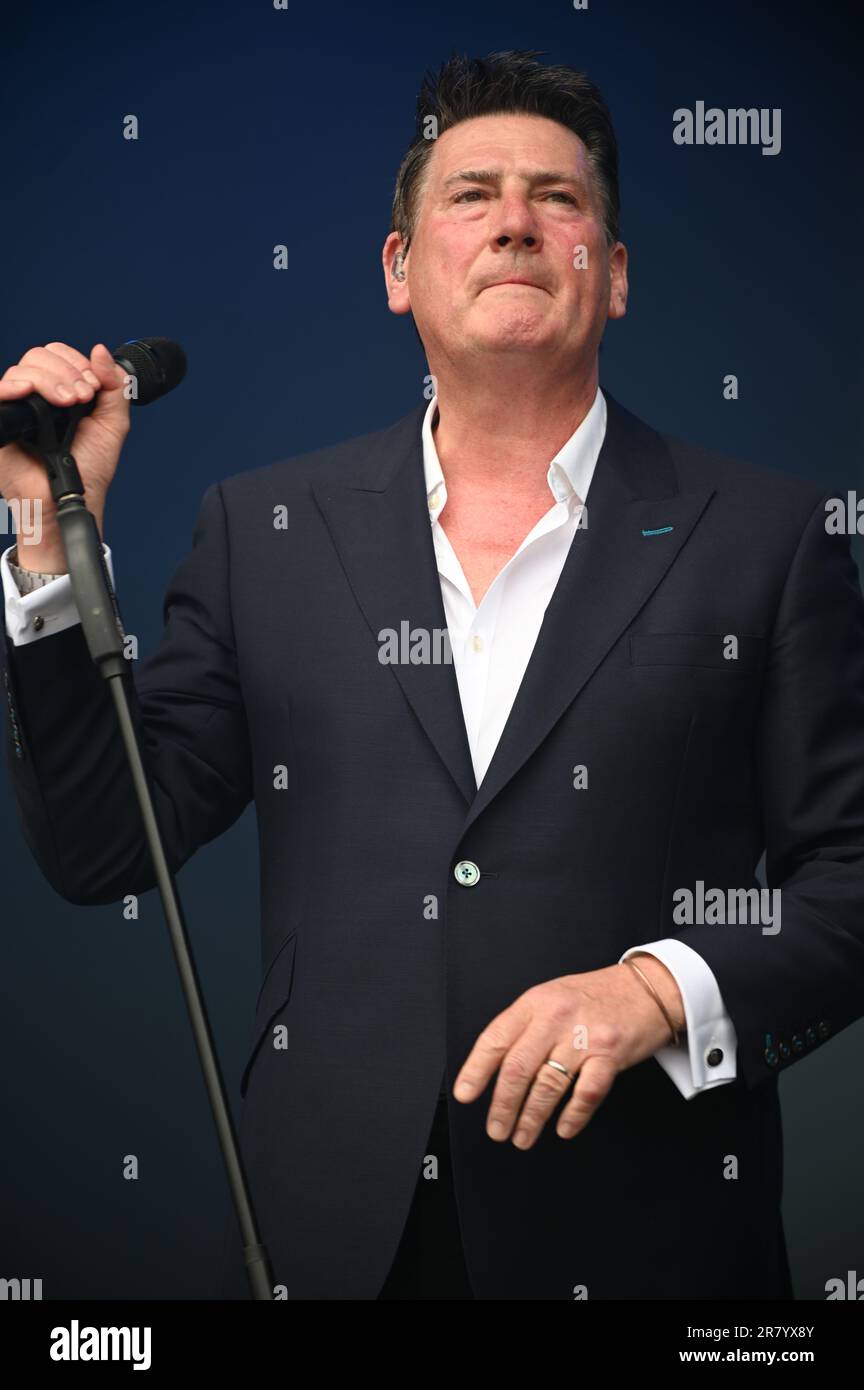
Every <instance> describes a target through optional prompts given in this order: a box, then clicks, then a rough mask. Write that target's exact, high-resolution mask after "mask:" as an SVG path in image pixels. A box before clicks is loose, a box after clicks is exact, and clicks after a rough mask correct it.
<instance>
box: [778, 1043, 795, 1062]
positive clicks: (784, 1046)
mask: <svg viewBox="0 0 864 1390" xmlns="http://www.w3.org/2000/svg"><path fill="white" fill-rule="evenodd" d="M777 1051H778V1052H779V1053H780V1056H781V1057H782V1058H783V1061H784V1062H786V1061H788V1060H789V1058H790V1057H791V1056H792V1049H791V1048H790V1046H789V1044H788V1042H786V1041H785V1040H784V1041H783V1042H781V1043H778V1044H777Z"/></svg>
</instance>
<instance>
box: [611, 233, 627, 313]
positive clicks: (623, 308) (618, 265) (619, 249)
mask: <svg viewBox="0 0 864 1390" xmlns="http://www.w3.org/2000/svg"><path fill="white" fill-rule="evenodd" d="M627 294H628V285H627V247H626V246H625V245H624V243H623V242H622V241H616V243H615V245H614V246H613V247H612V250H611V251H610V252H609V318H610V319H623V317H624V315H625V314H626V312H627Z"/></svg>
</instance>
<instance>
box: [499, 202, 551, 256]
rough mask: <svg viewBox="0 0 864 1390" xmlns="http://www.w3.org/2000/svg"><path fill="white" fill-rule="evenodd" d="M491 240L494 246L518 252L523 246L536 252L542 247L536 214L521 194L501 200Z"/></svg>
mask: <svg viewBox="0 0 864 1390" xmlns="http://www.w3.org/2000/svg"><path fill="white" fill-rule="evenodd" d="M492 240H493V242H494V243H495V245H496V246H502V247H503V246H513V247H515V248H518V249H520V250H521V248H522V247H523V246H524V247H528V248H529V249H531V250H538V249H539V247H540V246H542V244H543V237H542V233H541V230H540V225H539V222H538V220H537V216H536V213H535V211H534V209H533V208H532V206H531V204H530V202H528V200H527V199H526V198H524V197H523V196H522V195H521V194H513V195H512V196H511V197H509V198H502V200H501V202H500V204H499V205H498V217H497V219H496V221H495V227H494V231H493V234H492Z"/></svg>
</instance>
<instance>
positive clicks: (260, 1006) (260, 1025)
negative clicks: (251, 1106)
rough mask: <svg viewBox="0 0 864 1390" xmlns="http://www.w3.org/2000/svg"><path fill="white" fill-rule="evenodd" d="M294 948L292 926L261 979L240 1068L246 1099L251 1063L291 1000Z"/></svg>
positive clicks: (243, 1092) (241, 1085) (294, 941)
mask: <svg viewBox="0 0 864 1390" xmlns="http://www.w3.org/2000/svg"><path fill="white" fill-rule="evenodd" d="M296 946H297V928H296V927H295V928H294V929H293V930H292V931H290V932H289V934H288V935H287V936H286V938H285V940H284V941H283V942H282V945H281V946H280V947H279V949H278V951H277V952H276V955H275V956H274V957H273V959H272V961H271V962H270V964H269V966H268V967H267V972H266V974H265V976H264V980H263V983H262V985H261V989H260V992H259V994H258V1002H257V1004H256V1007H255V1026H254V1031H253V1042H252V1047H251V1049H250V1052H249V1055H248V1057H247V1059H246V1065H245V1067H244V1068H243V1075H242V1077H241V1078H240V1094H241V1096H245V1094H246V1087H247V1085H248V1082H249V1073H250V1072H251V1070H252V1064H253V1062H254V1061H255V1058H256V1057H257V1055H258V1052H259V1050H260V1048H261V1045H262V1043H263V1042H264V1040H265V1038H267V1037H268V1035H269V1033H270V1030H271V1028H272V1027H273V1025H274V1023H275V1021H276V1017H277V1015H278V1014H280V1013H281V1012H282V1010H283V1009H284V1008H285V1005H286V1004H287V1003H288V1000H289V999H290V998H291V988H292V985H293V983H294V956H295V951H296Z"/></svg>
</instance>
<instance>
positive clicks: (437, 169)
mask: <svg viewBox="0 0 864 1390" xmlns="http://www.w3.org/2000/svg"><path fill="white" fill-rule="evenodd" d="M424 177H425V184H424V186H423V190H422V193H421V196H420V203H419V209H418V215H417V219H416V225H415V231H414V235H413V237H412V239H411V244H410V246H409V249H408V252H407V254H406V256H405V260H404V263H403V270H404V271H405V279H404V280H403V281H399V280H395V279H394V278H392V274H391V272H392V269H393V258H394V256H395V253H396V252H397V251H398V250H399V249H400V246H401V243H400V240H399V237H398V235H397V234H396V233H395V232H393V233H391V234H390V236H389V237H388V238H387V241H386V243H385V246H384V255H383V259H384V272H385V276H386V279H387V288H388V300H389V304H390V308H391V309H392V310H393V312H394V313H407V312H408V311H409V310H410V311H411V312H412V313H413V314H414V319H415V322H416V324H417V329H418V332H419V333H420V336H421V338H422V339H423V344H424V347H425V348H426V353H427V357H428V358H429V360H430V362H431V361H432V359H433V357H435V358H439V359H440V357H441V356H442V355H443V357H445V358H449V359H454V358H455V359H461V360H463V361H464V360H465V358H466V356H467V357H478V356H481V355H483V354H499V355H500V354H502V353H507V354H514V353H516V354H523V355H525V354H531V355H533V356H535V357H537V356H539V357H540V358H542V359H543V360H544V361H547V362H551V361H553V360H555V359H559V360H561V361H569V362H576V361H579V360H589V359H590V360H592V361H593V359H594V356H595V354H596V351H597V347H598V345H599V342H600V339H601V337H602V335H603V328H604V325H605V322H606V319H607V318H620V317H621V316H622V315H623V314H624V311H625V307H626V301H627V252H626V250H625V248H624V247H623V246H622V244H621V243H620V242H617V243H616V244H615V246H614V247H613V248H610V247H608V246H607V243H606V239H605V235H604V232H603V225H602V216H601V207H600V202H599V197H598V192H597V189H596V187H595V183H594V179H593V175H592V170H591V165H590V163H589V160H588V155H587V152H586V150H585V146H584V145H583V144H582V141H581V140H580V139H579V138H578V136H576V135H574V134H573V132H572V131H570V130H568V129H567V128H566V127H565V126H562V125H559V124H558V123H557V122H556V121H550V120H547V119H546V117H545V116H532V115H518V114H506V115H493V116H478V117H476V118H474V119H472V120H468V121H463V122H461V123H460V124H459V125H456V126H453V127H452V128H451V129H450V130H448V131H445V133H444V134H443V135H442V136H440V137H439V139H438V140H436V141H435V142H434V149H433V150H432V154H431V156H430V159H429V163H428V164H427V167H426V171H425V176H424ZM580 248H585V249H584V250H581V251H580ZM574 259H575V262H576V265H575V266H574ZM583 262H584V265H583ZM577 267H579V268H577ZM514 277H515V278H517V279H522V280H525V281H528V282H529V283H528V284H514V283H509V284H508V283H503V282H506V281H508V280H512V279H513V278H514ZM499 361H500V357H499ZM490 365H492V363H490Z"/></svg>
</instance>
